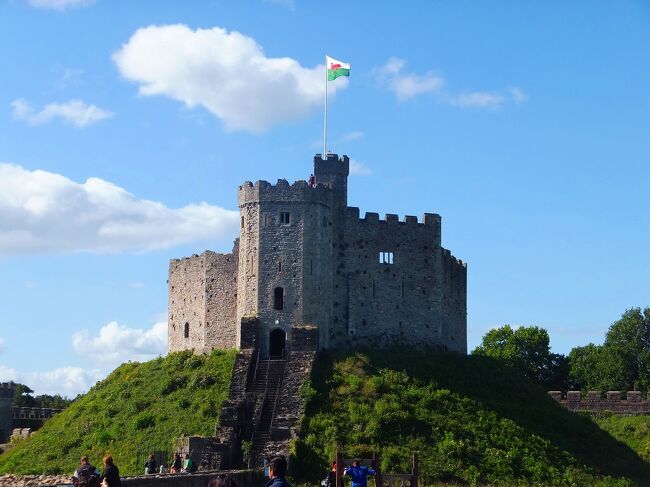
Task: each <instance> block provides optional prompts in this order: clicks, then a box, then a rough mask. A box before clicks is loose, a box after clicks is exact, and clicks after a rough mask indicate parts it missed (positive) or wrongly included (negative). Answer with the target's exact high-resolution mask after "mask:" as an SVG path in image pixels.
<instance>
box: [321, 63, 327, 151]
mask: <svg viewBox="0 0 650 487" xmlns="http://www.w3.org/2000/svg"><path fill="white" fill-rule="evenodd" d="M321 158H322V159H323V160H325V159H327V56H325V124H324V125H323V154H322V156H321Z"/></svg>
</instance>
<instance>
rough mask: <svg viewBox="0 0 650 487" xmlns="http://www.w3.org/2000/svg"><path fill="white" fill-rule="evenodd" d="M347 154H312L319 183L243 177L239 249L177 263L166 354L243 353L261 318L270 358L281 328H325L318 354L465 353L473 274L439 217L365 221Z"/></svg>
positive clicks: (283, 344)
mask: <svg viewBox="0 0 650 487" xmlns="http://www.w3.org/2000/svg"><path fill="white" fill-rule="evenodd" d="M348 173H349V159H348V157H347V156H342V157H341V158H339V157H338V156H336V155H335V154H329V155H328V158H327V159H326V160H323V159H321V157H320V155H317V156H316V157H315V158H314V174H315V176H316V181H317V184H316V186H315V187H311V186H309V185H308V184H307V183H306V182H305V181H296V182H295V183H293V184H289V183H288V182H287V181H286V180H284V179H280V180H278V182H277V184H276V185H272V184H270V183H268V182H266V181H257V182H256V183H255V184H253V183H251V182H248V181H247V182H245V183H244V184H243V185H241V186H240V187H239V189H238V204H239V209H240V224H241V229H240V237H239V239H238V240H237V241H235V245H234V248H233V251H232V253H230V254H217V253H214V252H210V251H206V252H204V253H203V254H201V255H194V256H192V257H188V258H184V259H180V260H179V259H174V260H172V261H171V263H170V268H169V351H170V352H171V351H176V350H183V349H190V348H191V349H194V350H196V351H198V352H203V351H209V350H211V349H212V348H232V347H237V348H241V331H240V323H241V320H242V318H246V317H256V318H258V323H259V325H258V326H259V328H258V330H257V337H258V344H257V345H258V347H259V350H260V353H261V354H262V357H264V358H266V357H268V356H269V355H270V354H273V353H275V352H277V351H273V350H271V348H272V343H271V342H272V340H271V333H272V332H273V331H274V330H276V332H275V333H276V338H277V337H279V345H278V344H277V343H276V345H278V346H279V347H280V350H283V351H285V352H286V353H288V352H290V351H291V343H292V340H291V333H292V329H293V327H295V326H300V325H302V324H305V323H308V324H311V325H315V326H316V327H318V334H319V347H320V348H338V347H351V348H353V347H357V346H369V345H372V346H389V345H406V346H418V347H442V348H446V349H449V350H453V351H458V352H462V353H466V351H467V335H466V327H467V326H466V325H467V306H466V301H467V267H466V265H465V264H464V263H463V262H462V261H460V260H458V259H456V258H455V257H453V256H452V255H451V253H450V252H449V251H448V250H447V249H444V248H443V247H442V245H441V218H440V216H439V215H436V214H432V213H425V215H424V218H423V219H422V220H421V221H418V219H417V217H414V216H406V217H405V218H404V219H403V220H401V221H400V219H399V218H398V216H397V215H390V214H388V215H386V217H385V218H383V219H380V218H379V215H378V214H377V213H366V215H365V217H363V218H360V216H359V209H358V208H351V207H348V206H347V176H348Z"/></svg>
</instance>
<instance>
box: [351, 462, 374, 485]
mask: <svg viewBox="0 0 650 487" xmlns="http://www.w3.org/2000/svg"><path fill="white" fill-rule="evenodd" d="M376 473H377V472H375V471H374V470H373V469H372V468H369V467H366V466H363V465H361V460H355V461H354V462H352V466H351V467H347V468H346V469H345V470H343V475H347V476H349V477H352V487H367V485H368V475H375V474H376Z"/></svg>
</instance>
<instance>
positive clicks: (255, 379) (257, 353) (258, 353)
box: [253, 349, 260, 385]
mask: <svg viewBox="0 0 650 487" xmlns="http://www.w3.org/2000/svg"><path fill="white" fill-rule="evenodd" d="M254 353H255V354H256V355H257V357H256V359H255V373H254V374H253V385H254V384H255V381H257V370H258V368H259V366H260V351H259V350H258V349H255V352H254Z"/></svg>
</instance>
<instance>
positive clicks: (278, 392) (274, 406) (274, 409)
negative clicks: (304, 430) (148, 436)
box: [269, 350, 287, 433]
mask: <svg viewBox="0 0 650 487" xmlns="http://www.w3.org/2000/svg"><path fill="white" fill-rule="evenodd" d="M285 357H286V354H285V350H282V358H283V359H284V366H283V367H282V372H283V373H282V374H281V375H280V380H278V385H277V387H276V388H275V402H274V403H273V412H272V413H271V424H270V425H269V433H270V432H271V430H272V429H273V421H275V411H276V409H277V408H278V398H279V397H280V387H281V386H282V379H283V378H284V367H286V366H287V362H286V358H285Z"/></svg>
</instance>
